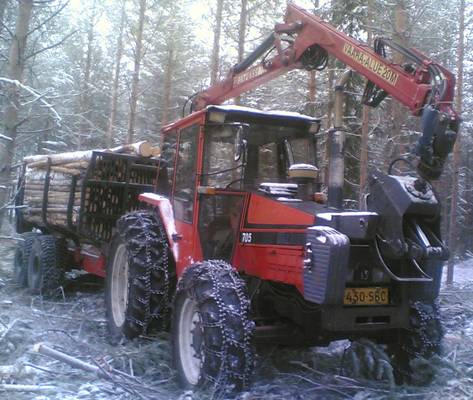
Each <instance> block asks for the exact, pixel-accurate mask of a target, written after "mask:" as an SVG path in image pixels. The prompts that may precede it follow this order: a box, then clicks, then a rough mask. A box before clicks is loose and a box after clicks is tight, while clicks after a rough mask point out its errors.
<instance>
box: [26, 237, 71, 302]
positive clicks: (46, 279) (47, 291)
mask: <svg viewBox="0 0 473 400" xmlns="http://www.w3.org/2000/svg"><path fill="white" fill-rule="evenodd" d="M65 253H66V245H65V241H64V239H59V238H55V237H54V236H52V235H38V236H36V237H35V238H34V240H33V244H32V247H31V253H30V256H29V259H28V287H29V288H30V290H31V292H32V293H34V294H43V295H47V296H48V295H53V294H54V293H55V292H56V290H57V289H58V288H59V287H60V286H62V285H63V283H64V270H65V265H64V264H65V262H64V260H65Z"/></svg>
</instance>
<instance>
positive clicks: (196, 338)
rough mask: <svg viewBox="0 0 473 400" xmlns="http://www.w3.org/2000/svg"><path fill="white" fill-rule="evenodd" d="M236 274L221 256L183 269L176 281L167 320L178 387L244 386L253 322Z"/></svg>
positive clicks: (248, 370)
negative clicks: (169, 319) (169, 327)
mask: <svg viewBox="0 0 473 400" xmlns="http://www.w3.org/2000/svg"><path fill="white" fill-rule="evenodd" d="M249 311H250V301H249V300H248V296H247V294H246V287H245V284H244V282H243V280H242V279H241V278H240V277H239V275H238V273H237V272H236V271H235V270H234V269H233V268H232V267H231V266H230V265H229V264H227V263H225V262H223V261H205V262H202V263H197V264H193V265H191V266H190V267H188V268H187V269H186V271H185V272H184V274H183V275H182V277H181V279H180V280H179V283H178V287H177V290H176V296H175V299H174V310H173V319H172V342H173V343H172V345H173V346H172V348H173V350H172V351H173V359H174V364H175V366H176V369H177V373H178V377H179V380H180V383H181V384H182V385H183V386H184V387H190V388H192V387H196V386H205V385H215V387H216V390H217V391H220V392H227V391H233V390H239V389H242V388H243V387H245V386H246V385H247V384H248V382H249V380H250V376H251V374H252V369H253V358H254V353H253V348H252V343H251V342H252V337H253V333H254V323H253V321H251V320H250V319H249Z"/></svg>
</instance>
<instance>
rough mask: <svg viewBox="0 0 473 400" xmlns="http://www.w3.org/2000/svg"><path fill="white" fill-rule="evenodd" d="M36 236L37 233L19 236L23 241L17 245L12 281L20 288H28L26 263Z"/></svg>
mask: <svg viewBox="0 0 473 400" xmlns="http://www.w3.org/2000/svg"><path fill="white" fill-rule="evenodd" d="M38 235H39V233H35V232H27V233H23V234H21V238H22V239H23V240H22V241H21V242H20V243H18V244H17V247H16V250H15V264H14V271H13V279H14V281H15V283H16V284H17V285H19V286H20V287H26V286H28V261H29V258H30V254H31V249H32V247H33V240H34V238H35V237H37V236H38Z"/></svg>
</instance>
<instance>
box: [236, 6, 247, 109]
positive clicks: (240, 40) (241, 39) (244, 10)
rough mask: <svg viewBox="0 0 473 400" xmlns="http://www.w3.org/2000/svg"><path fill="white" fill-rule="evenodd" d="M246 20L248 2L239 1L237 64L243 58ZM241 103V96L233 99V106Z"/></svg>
mask: <svg viewBox="0 0 473 400" xmlns="http://www.w3.org/2000/svg"><path fill="white" fill-rule="evenodd" d="M247 20H248V0H241V11H240V25H239V28H238V62H240V61H242V60H243V57H244V56H245V40H246V25H247ZM240 103H241V96H237V97H236V98H235V104H237V105H239V104H240Z"/></svg>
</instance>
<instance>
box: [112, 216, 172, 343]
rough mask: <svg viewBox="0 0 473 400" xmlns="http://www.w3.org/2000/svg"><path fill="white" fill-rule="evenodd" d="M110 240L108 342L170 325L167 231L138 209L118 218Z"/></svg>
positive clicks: (169, 267) (170, 279) (154, 219)
mask: <svg viewBox="0 0 473 400" xmlns="http://www.w3.org/2000/svg"><path fill="white" fill-rule="evenodd" d="M117 228H118V234H117V235H116V236H115V238H114V239H113V241H112V247H111V251H110V257H109V262H108V264H107V278H106V309H107V321H108V329H109V333H110V338H111V340H112V342H116V341H118V340H120V338H121V337H122V336H125V337H127V338H129V339H132V338H134V337H136V336H138V335H141V334H146V333H148V331H149V330H152V329H156V330H162V329H166V328H167V327H168V325H169V314H170V311H169V307H170V298H171V296H172V294H173V292H174V287H175V274H174V273H173V271H174V268H173V264H172V257H171V255H170V251H169V246H168V242H167V238H166V233H165V230H164V227H163V226H162V223H161V222H160V221H159V219H158V218H157V217H155V216H154V215H152V214H150V213H149V212H146V211H137V212H133V213H130V214H127V215H125V216H123V217H121V218H120V219H119V220H118V222H117Z"/></svg>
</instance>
